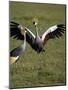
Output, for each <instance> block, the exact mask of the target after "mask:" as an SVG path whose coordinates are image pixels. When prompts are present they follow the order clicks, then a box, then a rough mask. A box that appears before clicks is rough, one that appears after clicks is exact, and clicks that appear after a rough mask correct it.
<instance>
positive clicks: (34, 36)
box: [25, 27, 36, 39]
mask: <svg viewBox="0 0 68 90" xmlns="http://www.w3.org/2000/svg"><path fill="white" fill-rule="evenodd" d="M25 29H26V30H27V31H28V32H29V33H30V34H31V35H32V36H33V37H34V39H35V37H36V36H35V35H34V34H33V33H32V32H31V31H30V30H29V29H28V28H26V27H25Z"/></svg>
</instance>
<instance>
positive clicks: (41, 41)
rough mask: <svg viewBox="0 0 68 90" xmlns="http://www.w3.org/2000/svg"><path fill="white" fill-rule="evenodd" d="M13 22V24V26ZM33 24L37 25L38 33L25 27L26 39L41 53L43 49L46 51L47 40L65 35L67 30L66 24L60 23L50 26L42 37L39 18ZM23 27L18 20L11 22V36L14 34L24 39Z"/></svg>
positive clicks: (15, 36)
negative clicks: (39, 30)
mask: <svg viewBox="0 0 68 90" xmlns="http://www.w3.org/2000/svg"><path fill="white" fill-rule="evenodd" d="M12 24H13V26H12ZM33 24H34V26H35V29H36V35H34V34H33V33H32V32H31V31H30V30H29V29H28V28H27V27H25V29H26V31H27V32H26V41H27V42H28V43H29V44H30V46H31V47H32V48H33V49H34V50H35V51H37V53H40V52H41V51H45V50H44V45H45V44H46V42H47V41H48V40H49V39H53V38H56V37H57V38H59V37H61V36H62V35H63V33H64V31H65V26H64V24H58V25H54V26H51V27H50V28H48V29H47V30H46V31H45V32H44V34H43V35H42V36H41V37H40V36H39V34H38V27H37V24H38V20H37V19H34V20H33ZM22 28H23V26H22V25H20V24H18V23H16V22H10V35H11V37H12V36H14V37H13V38H17V39H20V40H23V34H22V33H21V29H22Z"/></svg>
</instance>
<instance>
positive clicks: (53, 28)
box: [42, 25, 57, 41]
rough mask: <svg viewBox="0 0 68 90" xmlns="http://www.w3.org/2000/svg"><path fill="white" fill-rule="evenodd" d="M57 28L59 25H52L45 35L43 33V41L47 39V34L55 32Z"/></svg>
mask: <svg viewBox="0 0 68 90" xmlns="http://www.w3.org/2000/svg"><path fill="white" fill-rule="evenodd" d="M56 29H57V25H54V26H52V27H50V28H49V29H48V30H47V31H46V32H45V33H44V34H43V35H42V41H43V40H44V39H45V36H46V35H47V34H48V33H50V32H53V31H55V30H56Z"/></svg>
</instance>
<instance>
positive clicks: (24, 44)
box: [22, 32, 26, 50]
mask: <svg viewBox="0 0 68 90" xmlns="http://www.w3.org/2000/svg"><path fill="white" fill-rule="evenodd" d="M25 47H26V33H25V32H24V43H23V44H22V48H23V50H25Z"/></svg>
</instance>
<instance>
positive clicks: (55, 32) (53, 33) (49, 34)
mask: <svg viewBox="0 0 68 90" xmlns="http://www.w3.org/2000/svg"><path fill="white" fill-rule="evenodd" d="M64 31H65V26H64V25H63V24H59V25H54V26H52V27H50V28H49V29H48V30H47V31H45V33H44V34H43V35H42V41H43V44H45V43H46V42H47V41H48V40H49V39H53V38H55V37H57V38H59V37H61V36H62V35H63V33H64Z"/></svg>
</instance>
